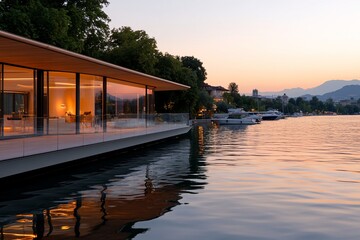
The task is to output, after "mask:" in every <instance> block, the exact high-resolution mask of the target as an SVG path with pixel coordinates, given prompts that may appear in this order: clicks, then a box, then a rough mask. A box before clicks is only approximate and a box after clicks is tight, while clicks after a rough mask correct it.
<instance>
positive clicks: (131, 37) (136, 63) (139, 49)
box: [103, 27, 159, 74]
mask: <svg viewBox="0 0 360 240" xmlns="http://www.w3.org/2000/svg"><path fill="white" fill-rule="evenodd" d="M158 53H159V52H158V49H157V46H156V41H155V39H154V38H150V37H149V36H148V34H147V33H146V32H145V31H143V30H137V31H134V30H132V29H131V28H130V27H121V28H118V29H113V30H111V35H110V41H109V44H108V49H107V51H106V52H105V55H104V57H103V58H104V59H105V60H106V61H109V62H111V63H114V64H117V65H121V66H124V67H127V68H130V69H133V70H137V71H140V72H144V73H148V74H154V73H155V64H156V62H157V61H158V58H157V56H158Z"/></svg>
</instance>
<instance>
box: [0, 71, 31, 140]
mask: <svg viewBox="0 0 360 240" xmlns="http://www.w3.org/2000/svg"><path fill="white" fill-rule="evenodd" d="M2 86H3V89H2V96H1V98H2V106H1V108H2V114H3V117H4V118H3V119H4V121H3V135H4V136H12V135H24V134H33V133H34V123H35V121H34V118H35V110H34V108H35V106H34V102H35V101H34V71H33V70H31V69H26V68H20V67H14V66H9V65H4V72H3V85H2Z"/></svg>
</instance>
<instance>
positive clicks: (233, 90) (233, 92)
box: [228, 82, 239, 96]
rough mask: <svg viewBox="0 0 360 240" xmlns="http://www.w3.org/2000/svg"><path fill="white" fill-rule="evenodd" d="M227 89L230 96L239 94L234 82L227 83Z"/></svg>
mask: <svg viewBox="0 0 360 240" xmlns="http://www.w3.org/2000/svg"><path fill="white" fill-rule="evenodd" d="M228 89H229V92H230V94H231V95H232V96H235V95H237V94H239V86H238V85H237V84H236V83H234V82H231V83H229V87H228Z"/></svg>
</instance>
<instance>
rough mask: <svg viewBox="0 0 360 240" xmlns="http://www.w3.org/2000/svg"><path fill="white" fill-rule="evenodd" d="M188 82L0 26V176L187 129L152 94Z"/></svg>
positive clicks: (181, 116)
mask: <svg viewBox="0 0 360 240" xmlns="http://www.w3.org/2000/svg"><path fill="white" fill-rule="evenodd" d="M188 88H189V87H188V86H185V85H182V84H178V83H174V82H171V81H168V80H165V79H161V78H158V77H154V76H150V75H147V74H143V73H140V72H137V71H133V70H130V69H126V68H123V67H120V66H117V65H113V64H110V63H107V62H104V61H100V60H97V59H94V58H90V57H87V56H84V55H80V54H77V53H74V52H70V51H67V50H64V49H60V48H57V47H54V46H51V45H48V44H43V43H40V42H37V41H33V40H30V39H27V38H23V37H20V36H17V35H14V34H10V33H7V32H3V31H0V179H1V178H5V177H9V176H14V175H16V174H20V173H25V172H30V171H33V170H38V169H42V168H46V167H50V166H56V165H57V164H63V163H67V162H70V161H74V160H78V159H84V158H87V157H91V156H95V155H99V154H103V153H107V152H111V151H116V150H119V149H124V148H128V147H134V146H137V145H141V144H146V143H150V142H154V141H159V140H163V139H166V138H170V137H176V136H179V135H183V134H186V133H187V132H188V131H189V130H190V128H191V126H189V124H188V117H189V116H188V114H159V113H155V110H154V102H155V101H154V93H155V92H156V91H174V90H180V91H181V90H187V89H188Z"/></svg>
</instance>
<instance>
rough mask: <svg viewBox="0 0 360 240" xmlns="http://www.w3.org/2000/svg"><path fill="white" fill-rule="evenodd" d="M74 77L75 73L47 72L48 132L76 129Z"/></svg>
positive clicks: (68, 131) (72, 130)
mask: <svg viewBox="0 0 360 240" xmlns="http://www.w3.org/2000/svg"><path fill="white" fill-rule="evenodd" d="M75 79H76V74H75V73H62V72H50V73H49V118H50V121H49V125H50V132H52V131H56V132H57V133H74V132H75V130H76V124H75V123H76V115H75V114H76V81H75Z"/></svg>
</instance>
